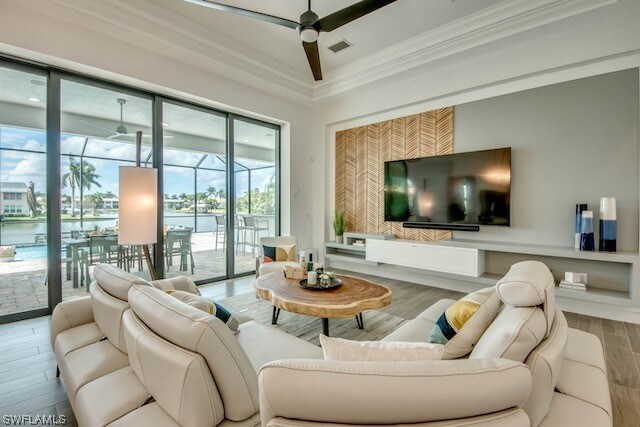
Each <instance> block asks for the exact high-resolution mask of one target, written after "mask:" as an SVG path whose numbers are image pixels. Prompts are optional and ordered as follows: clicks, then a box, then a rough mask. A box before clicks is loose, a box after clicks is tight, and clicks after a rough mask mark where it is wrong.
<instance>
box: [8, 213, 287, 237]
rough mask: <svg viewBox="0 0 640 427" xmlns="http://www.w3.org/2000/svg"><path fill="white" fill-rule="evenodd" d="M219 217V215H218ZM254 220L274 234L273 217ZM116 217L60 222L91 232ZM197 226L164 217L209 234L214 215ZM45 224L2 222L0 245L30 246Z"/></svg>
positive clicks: (188, 219)
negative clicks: (263, 221)
mask: <svg viewBox="0 0 640 427" xmlns="http://www.w3.org/2000/svg"><path fill="white" fill-rule="evenodd" d="M218 215H219V214H218ZM255 217H256V218H265V219H267V220H268V221H269V229H270V232H271V234H273V233H274V232H275V218H274V217H273V216H261V215H255ZM116 218H117V216H116V215H103V216H102V217H101V218H99V219H90V220H85V221H83V222H82V224H80V220H79V219H78V220H71V221H68V220H65V221H62V231H63V232H70V231H72V230H93V229H94V227H95V226H96V225H97V226H98V227H100V228H105V227H113V226H114V225H115V224H116ZM197 221H198V226H197V229H196V221H195V218H194V216H193V214H182V213H171V214H169V215H167V216H165V219H164V224H165V225H175V226H183V227H192V228H194V229H196V232H198V233H202V232H207V231H209V232H211V231H213V230H214V228H215V226H216V219H215V214H204V213H202V214H201V213H199V214H198V219H197ZM46 232H47V224H46V222H45V221H37V222H36V221H15V222H7V221H5V222H3V223H2V226H1V227H0V244H2V245H32V244H34V243H35V235H36V234H37V233H46Z"/></svg>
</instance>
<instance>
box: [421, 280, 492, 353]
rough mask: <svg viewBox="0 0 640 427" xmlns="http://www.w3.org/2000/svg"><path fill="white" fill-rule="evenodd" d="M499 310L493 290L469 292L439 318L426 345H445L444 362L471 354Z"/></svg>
mask: <svg viewBox="0 0 640 427" xmlns="http://www.w3.org/2000/svg"><path fill="white" fill-rule="evenodd" d="M499 309H500V298H499V296H498V294H497V293H496V288H495V287H490V288H485V289H481V290H479V291H476V292H472V293H470V294H468V295H467V296H465V297H463V298H461V299H460V300H459V301H457V302H455V303H454V304H452V305H451V306H450V307H449V308H447V310H446V311H445V312H444V313H442V315H441V316H440V317H439V318H438V321H437V322H436V324H435V326H434V327H433V329H432V330H431V333H430V334H429V338H428V340H427V342H430V343H437V344H443V345H444V355H443V357H442V358H443V359H457V358H459V357H462V356H465V355H467V354H469V353H470V352H471V350H473V346H475V345H476V343H477V342H478V341H479V340H480V338H481V337H482V334H483V333H484V331H486V330H487V328H488V327H489V325H491V322H493V319H495V318H496V316H497V314H498V310H499Z"/></svg>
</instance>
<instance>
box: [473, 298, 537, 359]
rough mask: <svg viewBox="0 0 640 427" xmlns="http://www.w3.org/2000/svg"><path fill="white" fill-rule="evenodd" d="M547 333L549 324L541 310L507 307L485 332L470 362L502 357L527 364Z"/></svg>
mask: <svg viewBox="0 0 640 427" xmlns="http://www.w3.org/2000/svg"><path fill="white" fill-rule="evenodd" d="M546 332H547V321H546V318H545V315H544V312H543V311H542V309H540V308H539V307H514V306H511V305H506V306H504V307H503V308H502V310H501V311H500V313H499V314H498V316H497V317H496V318H495V320H494V321H493V323H491V325H490V326H489V327H488V328H487V330H486V331H485V332H484V334H483V335H482V338H480V340H479V341H478V343H477V344H476V346H475V348H474V349H473V351H472V352H471V354H470V355H469V358H470V359H490V358H494V357H501V358H505V359H510V360H515V361H517V362H524V360H525V359H526V358H527V356H528V355H529V353H531V351H533V349H534V348H536V346H537V345H538V344H540V343H541V342H542V340H543V339H544V337H545V335H546Z"/></svg>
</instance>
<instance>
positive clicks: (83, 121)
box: [79, 120, 114, 133]
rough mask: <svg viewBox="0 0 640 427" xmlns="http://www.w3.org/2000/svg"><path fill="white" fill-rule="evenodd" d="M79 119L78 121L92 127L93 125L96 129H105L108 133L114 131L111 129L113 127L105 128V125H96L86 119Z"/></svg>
mask: <svg viewBox="0 0 640 427" xmlns="http://www.w3.org/2000/svg"><path fill="white" fill-rule="evenodd" d="M79 121H80V122H81V123H84V124H87V125H89V126H93V127H94V128H96V129H101V130H106V131H107V132H109V133H113V132H114V130H113V129H109V128H106V127H104V126H100V125H97V124H95V123H91V122H88V121H86V120H79Z"/></svg>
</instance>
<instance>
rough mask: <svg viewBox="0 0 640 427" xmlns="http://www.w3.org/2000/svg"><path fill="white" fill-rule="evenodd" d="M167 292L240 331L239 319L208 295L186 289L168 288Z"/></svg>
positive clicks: (230, 327) (234, 330)
mask: <svg viewBox="0 0 640 427" xmlns="http://www.w3.org/2000/svg"><path fill="white" fill-rule="evenodd" d="M165 292H166V293H168V294H169V295H171V296H172V297H174V298H176V299H178V300H180V301H182V302H184V303H185V304H189V305H190V306H191V307H195V308H197V309H199V310H202V311H204V312H205V313H209V314H212V315H214V316H216V317H217V318H218V319H220V320H222V322H223V323H224V324H225V325H227V326H228V327H229V329H231V330H232V331H233V332H238V320H237V319H236V318H235V317H233V315H232V314H231V313H230V312H229V310H227V309H226V308H224V307H223V306H221V305H220V304H218V303H217V302H215V301H213V300H211V299H209V298H207V297H203V296H200V295H194V294H192V293H189V292H185V291H176V290H173V289H168V290H166V291H165Z"/></svg>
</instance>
